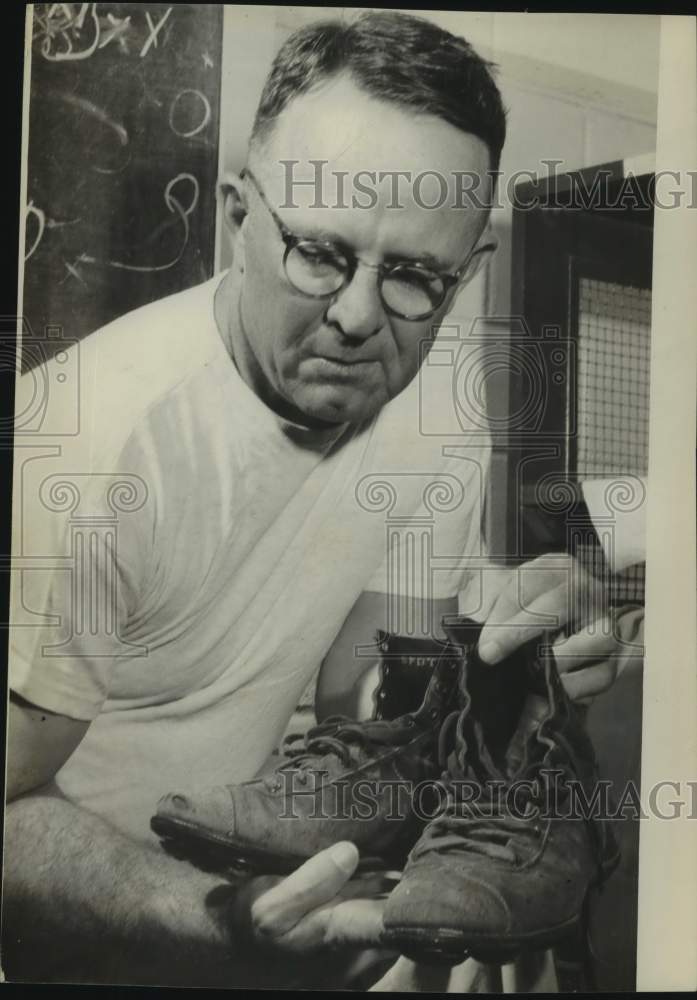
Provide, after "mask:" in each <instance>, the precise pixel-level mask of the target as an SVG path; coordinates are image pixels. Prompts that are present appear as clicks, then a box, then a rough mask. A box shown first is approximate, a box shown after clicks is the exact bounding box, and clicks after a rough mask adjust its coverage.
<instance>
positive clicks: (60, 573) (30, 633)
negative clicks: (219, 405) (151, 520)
mask: <svg viewBox="0 0 697 1000" xmlns="http://www.w3.org/2000/svg"><path fill="white" fill-rule="evenodd" d="M21 381H22V380H21V379H20V380H19V382H20V383H21ZM19 389H20V392H19V394H18V395H20V396H21V391H22V387H21V385H20V386H19ZM95 453H96V450H95V448H94V439H93V434H92V433H91V431H90V432H83V434H82V435H76V436H75V437H73V438H72V439H71V438H66V437H62V438H61V437H58V436H56V437H55V438H52V437H51V435H50V434H48V433H47V434H45V435H42V437H41V440H40V441H37V440H32V441H29V442H27V441H26V440H24V439H22V438H21V437H20V436H19V435H18V436H17V438H16V440H15V451H14V488H13V524H12V557H11V562H10V569H11V574H10V577H11V578H10V619H9V686H10V689H11V690H12V691H14V692H16V693H17V694H19V695H21V696H22V697H23V698H25V699H27V700H28V701H30V702H32V703H34V704H36V705H39V706H40V707H42V708H46V709H48V710H50V711H54V712H57V713H59V714H61V715H66V716H69V717H71V718H76V719H82V720H86V721H89V720H91V719H93V718H94V717H95V716H96V715H97V714H98V713H99V711H100V708H101V706H102V703H103V702H104V700H105V699H106V697H107V695H108V690H109V682H110V675H111V671H112V669H113V665H114V662H115V660H116V659H118V658H119V657H122V656H126V655H129V653H130V651H131V646H130V645H129V643H128V642H127V640H126V639H125V633H126V623H127V618H128V610H129V606H132V604H133V602H134V600H135V594H136V593H137V588H138V579H139V577H140V576H141V569H142V566H141V563H142V560H143V558H144V554H145V551H146V546H145V545H144V541H143V538H142V537H140V535H141V533H142V525H139V522H138V517H137V514H138V512H139V511H142V509H143V507H144V505H145V495H146V492H147V491H146V490H145V483H144V480H143V478H142V477H141V476H139V475H138V474H137V473H135V472H134V471H133V470H129V471H128V472H125V471H123V469H122V468H121V467H120V460H119V457H118V455H117V456H116V457H113V458H112V457H111V455H110V453H109V448H108V446H107V445H106V442H105V444H104V447H103V449H102V450H101V451H99V452H98V455H99V457H98V458H95V457H94V456H95ZM112 454H113V453H112ZM132 514H135V515H136V517H135V519H134V518H133V517H132V516H130V515H132Z"/></svg>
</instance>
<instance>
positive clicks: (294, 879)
mask: <svg viewBox="0 0 697 1000" xmlns="http://www.w3.org/2000/svg"><path fill="white" fill-rule="evenodd" d="M358 857H359V855H358V849H357V848H356V847H355V846H354V845H353V844H351V843H349V842H348V841H341V842H340V843H338V844H333V845H332V846H331V847H328V848H326V850H324V851H320V853H319V854H316V855H315V856H314V857H313V858H310V859H309V861H306V862H305V864H304V865H301V867H300V868H298V869H297V870H296V871H294V872H293V873H292V874H291V875H288V877H287V878H284V879H283V880H282V881H281V882H279V883H278V884H277V885H275V886H274V887H273V888H271V889H269V890H268V892H263V893H262V894H261V895H259V896H258V897H257V898H256V899H255V900H254V902H253V903H252V907H251V918H252V925H253V927H254V929H255V931H256V933H257V934H258V935H260V936H261V937H266V938H269V937H271V938H274V937H278V936H280V935H282V934H285V933H286V932H287V931H289V930H290V928H291V927H294V926H295V924H296V923H297V922H298V921H299V920H300V919H301V918H302V917H303V916H304V915H305V914H306V913H309V912H310V911H312V910H314V909H316V908H317V907H319V906H321V905H322V904H323V903H327V902H328V901H329V900H331V899H333V898H334V897H335V896H336V895H337V893H338V892H339V890H340V889H341V888H342V886H343V885H344V884H345V883H346V882H347V881H348V880H349V879H350V878H351V876H352V875H353V873H354V871H355V870H356V866H357V864H358Z"/></svg>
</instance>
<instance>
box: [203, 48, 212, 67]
mask: <svg viewBox="0 0 697 1000" xmlns="http://www.w3.org/2000/svg"><path fill="white" fill-rule="evenodd" d="M201 58H202V59H203V65H204V66H205V67H206V69H213V60H212V59H211V57H210V56H209V55H208V53H207V52H202V53H201Z"/></svg>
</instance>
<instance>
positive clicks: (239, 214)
mask: <svg viewBox="0 0 697 1000" xmlns="http://www.w3.org/2000/svg"><path fill="white" fill-rule="evenodd" d="M218 192H219V194H220V198H221V199H222V204H223V216H224V217H225V225H226V226H227V228H228V231H229V233H230V237H231V239H232V241H233V244H234V245H235V246H237V245H238V243H239V241H240V239H241V238H243V234H242V227H243V224H244V220H245V219H246V218H247V196H246V194H245V190H244V182H243V181H242V178H241V177H240V175H239V174H236V173H233V172H232V171H230V170H228V171H226V172H225V173H224V174H223V175H222V176H221V177H220V179H219V180H218Z"/></svg>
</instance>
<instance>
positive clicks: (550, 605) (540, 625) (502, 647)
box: [479, 583, 569, 663]
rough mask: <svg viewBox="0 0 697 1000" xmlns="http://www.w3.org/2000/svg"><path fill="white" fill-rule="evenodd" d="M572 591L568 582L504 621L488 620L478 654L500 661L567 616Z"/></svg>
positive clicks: (562, 623) (556, 625) (557, 625)
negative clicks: (569, 589) (570, 591)
mask: <svg viewBox="0 0 697 1000" xmlns="http://www.w3.org/2000/svg"><path fill="white" fill-rule="evenodd" d="M568 598H569V591H568V587H567V585H566V583H561V584H558V585H557V586H556V587H555V588H554V589H553V590H551V591H549V592H548V593H546V594H543V595H542V596H541V597H538V598H537V599H536V600H534V601H533V602H532V603H531V604H530V605H529V606H528V607H527V608H526V609H525V610H523V611H521V610H520V605H518V607H517V608H516V612H515V613H514V614H512V615H511V617H510V618H509V619H508V620H506V621H505V622H497V621H493V620H489V621H487V623H486V625H485V626H484V628H483V629H482V632H481V635H480V637H479V655H480V657H481V658H482V660H484V662H485V663H499V662H500V661H501V660H503V659H504V658H505V657H506V656H509V655H510V654H511V653H512V652H514V650H516V649H518V647H519V646H522V645H523V643H525V642H529V641H530V640H531V639H534V638H535V637H536V636H539V635H542V633H543V632H546V631H548V630H550V629H555V628H561V626H562V625H564V624H565V622H566V621H567V620H568V604H569V599H568Z"/></svg>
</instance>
